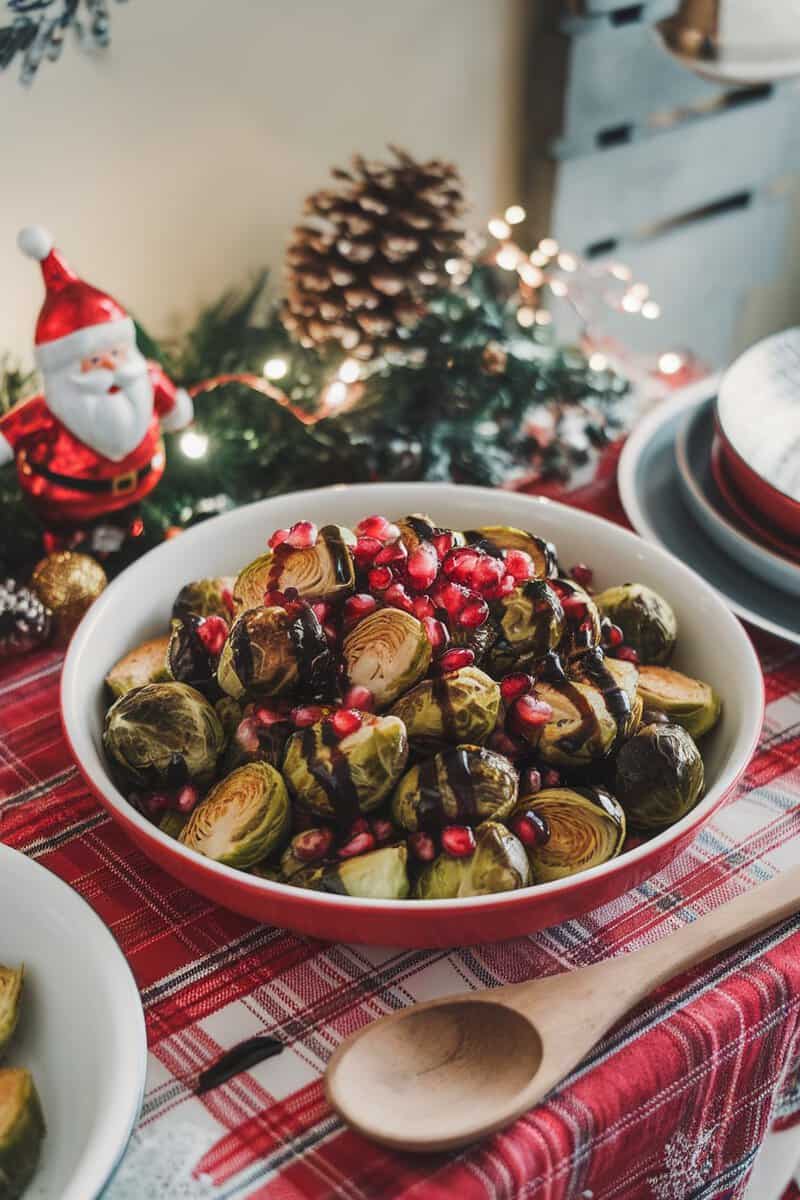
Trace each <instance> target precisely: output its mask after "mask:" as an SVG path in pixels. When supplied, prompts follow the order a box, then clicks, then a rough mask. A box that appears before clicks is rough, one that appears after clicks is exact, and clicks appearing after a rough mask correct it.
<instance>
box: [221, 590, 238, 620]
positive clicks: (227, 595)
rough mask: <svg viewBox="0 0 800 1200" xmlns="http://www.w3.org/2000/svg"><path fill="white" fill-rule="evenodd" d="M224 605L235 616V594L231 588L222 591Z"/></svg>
mask: <svg viewBox="0 0 800 1200" xmlns="http://www.w3.org/2000/svg"><path fill="white" fill-rule="evenodd" d="M222 603H223V604H224V605H225V607H226V608H227V610H228V612H229V613H230V615H231V616H233V614H234V612H235V610H236V606H235V604H234V602H233V592H232V591H231V589H230V588H223V589H222Z"/></svg>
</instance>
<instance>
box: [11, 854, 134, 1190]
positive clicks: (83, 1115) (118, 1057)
mask: <svg viewBox="0 0 800 1200" xmlns="http://www.w3.org/2000/svg"><path fill="white" fill-rule="evenodd" d="M0 962H4V963H6V964H8V965H10V966H16V965H17V964H18V963H20V962H24V963H25V989H24V993H23V1007H22V1017H21V1020H20V1024H19V1028H18V1029H17V1033H16V1035H15V1037H14V1039H13V1041H12V1043H11V1047H10V1052H9V1054H8V1057H7V1059H6V1063H5V1065H8V1066H19V1067H27V1068H28V1069H29V1070H30V1071H31V1072H32V1073H33V1077H34V1080H35V1082H36V1087H37V1089H38V1092H39V1096H40V1098H41V1101H42V1108H43V1110H44V1118H45V1123H46V1125H47V1135H46V1137H45V1139H44V1143H43V1146H42V1157H41V1161H40V1163H39V1168H38V1170H37V1172H36V1174H35V1176H34V1178H33V1180H32V1182H31V1184H30V1186H29V1187H28V1188H27V1190H26V1191H25V1196H24V1200H95V1197H97V1196H99V1195H100V1193H101V1191H102V1190H103V1188H104V1187H105V1185H106V1184H107V1183H108V1181H109V1179H110V1178H111V1176H112V1174H113V1173H114V1170H115V1168H116V1166H117V1164H118V1163H119V1160H120V1159H121V1157H122V1154H123V1152H124V1150H125V1147H126V1146H127V1144H128V1140H129V1138H130V1135H131V1133H132V1131H133V1127H134V1125H135V1123H136V1119H137V1117H138V1115H139V1109H140V1108H141V1103H142V1095H143V1092H144V1080H145V1072H146V1068H147V1040H146V1037H145V1028H144V1016H143V1013H142V1005H141V1001H140V999H139V992H138V990H137V987H136V984H135V982H134V979H133V976H132V975H131V972H130V968H129V967H128V964H127V962H126V961H125V958H124V956H123V954H122V951H121V950H120V948H119V946H118V945H117V943H116V942H115V941H114V938H113V937H112V936H111V934H110V932H109V931H108V929H107V928H106V926H105V925H104V924H103V922H102V921H101V920H100V918H99V917H98V916H97V915H96V914H95V913H94V912H93V911H92V909H91V908H90V907H89V905H88V904H86V902H85V901H84V900H82V899H81V897H80V896H79V895H78V893H77V892H74V891H73V890H72V888H70V887H68V886H67V884H66V883H63V882H62V880H60V879H59V878H58V877H57V876H56V875H53V873H52V872H51V871H47V870H45V868H44V867H41V866H39V865H38V864H37V863H35V862H33V860H32V859H29V858H26V856H25V855H24V854H19V853H18V852H17V851H16V850H12V849H11V848H10V847H8V846H3V845H1V844H0Z"/></svg>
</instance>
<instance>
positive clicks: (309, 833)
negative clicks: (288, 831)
mask: <svg viewBox="0 0 800 1200" xmlns="http://www.w3.org/2000/svg"><path fill="white" fill-rule="evenodd" d="M332 846H333V830H331V829H307V830H306V831H305V832H304V833H298V834H297V836H296V837H295V838H293V840H292V853H293V854H294V855H295V857H296V858H299V859H300V861H301V862H317V861H318V860H319V859H320V858H326V857H327V856H328V854H330V851H331V847H332Z"/></svg>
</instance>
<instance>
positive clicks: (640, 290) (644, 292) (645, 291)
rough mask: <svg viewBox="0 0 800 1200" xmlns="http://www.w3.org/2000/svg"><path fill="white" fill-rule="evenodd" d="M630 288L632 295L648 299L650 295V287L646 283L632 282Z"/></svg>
mask: <svg viewBox="0 0 800 1200" xmlns="http://www.w3.org/2000/svg"><path fill="white" fill-rule="evenodd" d="M628 290H629V292H630V294H631V295H632V296H638V297H639V299H640V300H646V299H647V297H648V296H649V295H650V288H649V287H648V286H647V284H646V283H632V284H631V286H630V288H629V289H628Z"/></svg>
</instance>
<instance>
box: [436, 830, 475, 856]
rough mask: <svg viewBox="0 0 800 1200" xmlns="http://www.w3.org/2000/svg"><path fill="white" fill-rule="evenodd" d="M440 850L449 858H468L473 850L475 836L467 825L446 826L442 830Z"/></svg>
mask: <svg viewBox="0 0 800 1200" xmlns="http://www.w3.org/2000/svg"><path fill="white" fill-rule="evenodd" d="M442 849H443V850H444V852H445V854H449V855H450V856H451V858H469V856H470V854H472V851H473V850H474V849H475V834H474V833H473V832H472V830H471V829H470V827H469V825H448V826H446V828H445V829H443V830H442Z"/></svg>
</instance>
